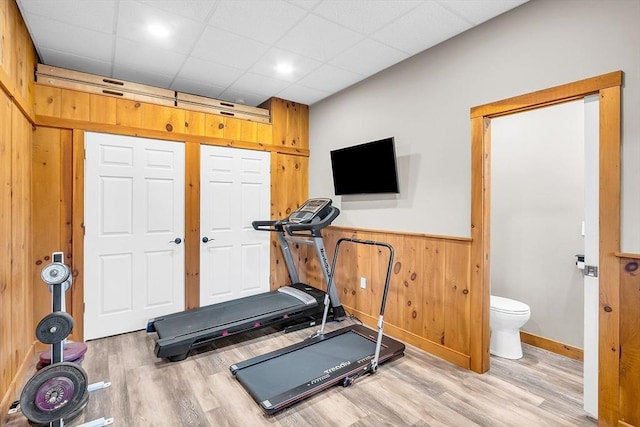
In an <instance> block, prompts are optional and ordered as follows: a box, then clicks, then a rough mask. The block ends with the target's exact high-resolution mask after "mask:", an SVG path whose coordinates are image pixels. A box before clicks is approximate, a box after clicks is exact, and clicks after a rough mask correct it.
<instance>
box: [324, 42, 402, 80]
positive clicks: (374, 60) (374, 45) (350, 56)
mask: <svg viewBox="0 0 640 427" xmlns="http://www.w3.org/2000/svg"><path fill="white" fill-rule="evenodd" d="M408 57H409V55H408V54H407V53H405V52H402V51H400V50H398V49H394V48H392V47H389V46H387V45H385V44H382V43H380V42H377V41H375V40H371V39H365V40H363V41H361V42H360V43H358V44H357V45H355V46H353V47H352V48H350V49H348V50H346V51H345V52H343V53H341V54H340V55H338V56H337V57H335V58H334V59H332V60H331V61H330V62H329V63H330V64H332V65H335V66H337V67H340V68H343V69H345V70H350V71H353V72H354V73H359V74H362V75H363V76H370V75H372V74H375V73H377V72H378V71H380V70H383V69H385V68H387V67H389V66H391V65H393V64H396V63H398V62H400V61H402V60H404V59H406V58H408Z"/></svg>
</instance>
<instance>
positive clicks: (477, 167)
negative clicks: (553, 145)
mask: <svg viewBox="0 0 640 427" xmlns="http://www.w3.org/2000/svg"><path fill="white" fill-rule="evenodd" d="M622 77H623V73H622V71H615V72H612V73H608V74H603V75H600V76H596V77H593V78H589V79H585V80H579V81H576V82H572V83H568V84H565V85H561V86H556V87H552V88H549V89H544V90H541V91H537V92H532V93H528V94H525V95H521V96H516V97H513V98H508V99H503V100H501V101H496V102H492V103H489V104H485V105H481V106H477V107H473V108H471V238H472V242H471V264H470V268H471V289H472V293H471V341H470V356H471V360H470V365H471V369H472V370H473V371H475V372H478V373H483V372H486V371H488V370H489V361H490V356H489V344H490V335H489V334H490V330H489V306H490V302H489V293H490V286H489V254H490V242H489V236H490V224H489V218H490V203H489V202H490V196H491V180H490V178H491V177H490V160H491V119H492V118H494V117H499V116H504V115H509V114H513V113H519V112H523V111H528V110H534V109H536V108H541V107H546V106H549V105H554V104H560V103H563V102H568V101H573V100H578V99H582V98H584V97H586V96H589V95H594V94H598V95H599V101H600V102H599V120H600V123H599V128H600V129H599V140H600V143H599V162H600V166H599V172H600V175H599V197H600V199H599V215H600V235H599V242H600V250H599V276H600V284H599V287H600V292H599V294H600V301H599V315H598V317H599V319H598V323H599V344H598V348H599V350H598V367H599V369H598V371H599V373H598V417H599V421H600V423H601V425H615V424H617V422H618V414H619V408H618V400H619V365H620V360H619V347H620V337H619V321H620V313H619V308H620V301H619V295H620V292H619V284H620V276H619V262H618V259H617V257H616V255H615V254H616V253H617V252H619V251H620V134H621V129H620V125H621V117H620V114H621V104H620V103H621V98H620V95H621V87H622Z"/></svg>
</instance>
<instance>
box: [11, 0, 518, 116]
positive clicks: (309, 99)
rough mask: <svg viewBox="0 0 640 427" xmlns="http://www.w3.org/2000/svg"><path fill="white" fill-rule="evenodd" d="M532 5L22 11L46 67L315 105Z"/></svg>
mask: <svg viewBox="0 0 640 427" xmlns="http://www.w3.org/2000/svg"><path fill="white" fill-rule="evenodd" d="M526 1H528V0H55V1H53V0H17V3H18V6H19V8H20V10H21V12H22V15H23V17H24V19H25V22H26V24H27V28H28V29H29V32H30V34H31V37H32V39H33V41H34V45H35V46H36V50H37V52H38V55H39V57H40V61H41V62H43V63H44V64H46V65H52V66H56V67H62V68H69V69H73V70H78V71H83V72H87V73H93V74H98V75H103V76H108V77H113V78H117V79H122V80H129V81H133V82H137V83H142V84H147V85H152V86H158V87H163V88H169V89H173V90H177V91H182V92H187V93H193V94H196V95H202V96H208V97H214V98H218V99H223V100H226V101H230V102H237V103H244V104H247V105H258V104H260V103H261V102H263V101H264V100H266V99H268V98H269V97H271V96H277V97H281V98H285V99H288V100H291V101H295V102H301V103H304V104H308V105H311V104H313V103H315V102H318V101H319V100H321V99H324V98H326V97H327V96H330V95H332V94H333V93H336V92H338V91H340V90H343V89H344V88H346V87H349V86H350V85H353V84H355V83H357V82H359V81H361V80H364V79H366V78H367V77H370V76H372V75H373V74H375V73H378V72H380V71H381V70H384V69H386V68H388V67H390V66H392V65H394V64H397V63H398V62H401V61H403V60H405V59H407V58H408V57H410V56H412V55H415V54H417V53H419V52H421V51H423V50H425V49H428V48H430V47H432V46H434V45H436V44H438V43H441V42H442V41H444V40H447V39H449V38H451V37H454V36H455V35H457V34H460V33H461V32H464V31H467V30H468V29H470V28H472V27H474V26H476V25H479V24H481V23H483V22H485V21H487V20H489V19H491V18H493V17H495V16H497V15H500V14H502V13H504V12H506V11H508V10H510V9H512V8H515V7H517V6H520V5H521V4H523V3H525V2H526ZM151 25H156V26H162V27H164V31H165V34H164V35H160V36H153V35H152V34H151V33H150V32H149V30H150V26H151Z"/></svg>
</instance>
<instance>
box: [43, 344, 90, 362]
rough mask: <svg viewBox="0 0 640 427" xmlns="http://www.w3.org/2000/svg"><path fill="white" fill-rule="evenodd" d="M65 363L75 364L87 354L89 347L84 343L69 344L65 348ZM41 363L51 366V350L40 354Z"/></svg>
mask: <svg viewBox="0 0 640 427" xmlns="http://www.w3.org/2000/svg"><path fill="white" fill-rule="evenodd" d="M62 351H63V357H62V360H63V362H74V361H76V360H77V359H79V358H80V357H82V356H84V354H85V353H86V352H87V345H86V344H85V343H82V342H67V343H65V344H64V347H63V350H62ZM40 362H42V363H43V364H44V365H49V364H51V350H50V349H49V350H47V351H43V352H42V353H40Z"/></svg>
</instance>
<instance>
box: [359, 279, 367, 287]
mask: <svg viewBox="0 0 640 427" xmlns="http://www.w3.org/2000/svg"><path fill="white" fill-rule="evenodd" d="M360 287H361V288H362V289H367V278H366V277H361V278H360Z"/></svg>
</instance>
